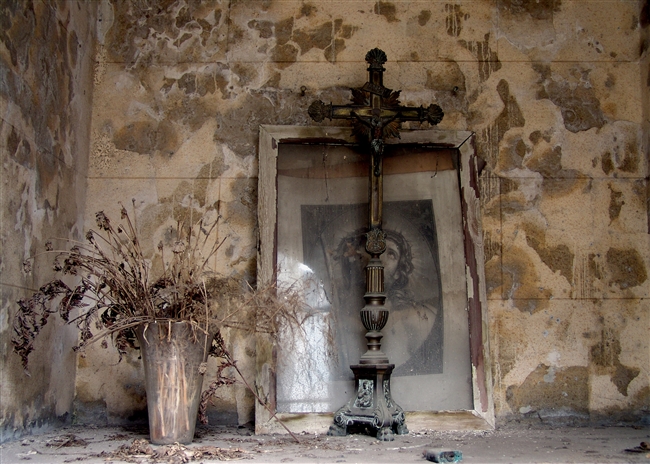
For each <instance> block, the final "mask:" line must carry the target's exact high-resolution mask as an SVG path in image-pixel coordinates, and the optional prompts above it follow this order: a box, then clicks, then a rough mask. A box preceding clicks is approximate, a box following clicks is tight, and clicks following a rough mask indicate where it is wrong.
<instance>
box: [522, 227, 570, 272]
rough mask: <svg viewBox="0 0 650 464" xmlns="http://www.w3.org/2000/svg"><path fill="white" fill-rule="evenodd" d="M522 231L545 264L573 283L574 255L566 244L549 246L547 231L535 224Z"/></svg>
mask: <svg viewBox="0 0 650 464" xmlns="http://www.w3.org/2000/svg"><path fill="white" fill-rule="evenodd" d="M522 229H523V230H525V231H526V242H527V243H528V245H529V246H530V247H531V248H533V249H534V250H535V251H536V252H537V254H538V255H539V257H540V259H541V260H542V261H543V262H544V264H546V265H547V266H548V267H549V268H550V269H551V270H552V271H553V272H555V271H559V272H560V274H561V275H562V276H564V278H566V279H567V281H568V282H569V283H571V282H573V259H574V255H573V253H572V252H571V250H569V247H568V246H566V245H564V244H560V245H557V246H548V245H547V244H546V233H545V231H544V230H542V229H540V228H538V227H536V226H534V225H533V224H525V225H524V226H523V227H522Z"/></svg>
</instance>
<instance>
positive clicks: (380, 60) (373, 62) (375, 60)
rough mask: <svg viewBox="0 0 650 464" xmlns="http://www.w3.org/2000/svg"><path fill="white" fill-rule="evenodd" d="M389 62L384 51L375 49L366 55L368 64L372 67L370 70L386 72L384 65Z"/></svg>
mask: <svg viewBox="0 0 650 464" xmlns="http://www.w3.org/2000/svg"><path fill="white" fill-rule="evenodd" d="M386 61H388V58H387V57H386V53H384V51H383V50H380V49H378V48H373V49H372V50H370V51H369V52H368V53H366V62H367V63H368V64H369V65H370V69H378V70H381V71H385V69H384V66H383V65H384V63H386Z"/></svg>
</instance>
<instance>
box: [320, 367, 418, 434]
mask: <svg viewBox="0 0 650 464" xmlns="http://www.w3.org/2000/svg"><path fill="white" fill-rule="evenodd" d="M394 367H395V365H394V364H357V365H352V366H350V369H352V371H353V372H354V386H355V391H356V392H357V393H356V395H355V396H354V397H353V398H352V399H351V400H350V401H348V403H347V404H346V405H345V406H343V407H342V408H341V409H339V410H338V411H336V414H334V423H333V424H332V425H330V428H329V431H328V432H327V434H328V435H333V436H345V435H347V434H348V427H350V426H353V425H355V424H356V425H362V424H363V425H366V426H369V427H371V428H372V429H373V430H374V431H375V432H376V433H377V439H378V440H382V441H392V440H393V439H394V434H395V433H396V434H398V435H405V434H407V433H409V431H408V429H407V428H406V422H405V418H404V411H403V410H402V408H400V407H399V406H398V405H397V404H395V402H394V401H393V398H392V397H391V396H390V375H391V373H392V372H393V368H394Z"/></svg>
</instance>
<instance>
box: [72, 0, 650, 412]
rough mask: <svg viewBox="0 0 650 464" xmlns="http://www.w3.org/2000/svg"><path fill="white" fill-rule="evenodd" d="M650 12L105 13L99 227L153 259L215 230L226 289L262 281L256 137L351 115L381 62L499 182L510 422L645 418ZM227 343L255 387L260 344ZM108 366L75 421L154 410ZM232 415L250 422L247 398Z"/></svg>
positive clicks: (288, 4) (296, 6)
mask: <svg viewBox="0 0 650 464" xmlns="http://www.w3.org/2000/svg"><path fill="white" fill-rule="evenodd" d="M644 3H647V2H641V1H636V0H635V1H619V2H593V1H587V0H552V1H542V2H540V1H536V0H522V1H516V2H515V1H509V0H503V1H499V2H492V1H475V2H414V1H374V0H373V1H370V0H358V1H345V2H320V1H302V0H300V1H298V0H296V1H293V0H282V1H280V0H246V1H243V0H240V1H236V0H231V1H227V0H211V1H203V2H194V1H189V0H167V1H157V2H140V1H131V0H127V1H108V0H104V1H103V2H102V3H101V4H100V7H99V8H100V13H99V21H98V24H99V29H98V36H99V40H100V41H101V46H100V48H99V50H98V53H97V65H96V69H95V97H94V102H93V118H92V149H91V152H90V159H89V165H90V168H89V187H88V188H89V195H88V199H89V200H88V207H87V214H86V217H87V219H88V220H91V219H92V216H93V214H94V212H95V211H97V210H105V211H107V212H111V211H112V212H113V214H114V215H115V216H117V211H118V205H117V201H122V202H124V203H125V204H130V203H131V200H132V199H135V207H136V211H137V212H138V216H139V217H138V220H139V227H141V229H142V230H143V231H150V232H151V235H152V236H153V237H154V239H153V241H152V244H150V246H153V243H157V240H158V238H157V237H161V236H164V230H165V228H166V227H168V226H169V225H170V224H171V223H173V220H174V218H176V217H178V216H179V215H180V214H182V213H187V212H190V211H192V212H194V213H195V214H200V213H205V212H208V213H210V214H214V213H219V214H221V215H222V216H223V218H224V222H223V223H222V226H221V228H220V230H219V234H220V236H221V237H222V238H223V237H225V236H226V235H228V236H229V238H228V240H227V242H226V245H225V246H224V247H223V249H222V252H221V253H220V254H219V256H218V257H217V260H216V261H215V266H216V267H217V270H218V271H220V272H225V273H228V274H233V275H238V276H241V277H242V278H247V279H252V278H254V276H255V268H256V262H255V260H256V252H257V250H256V227H257V224H256V212H255V211H256V194H257V193H256V190H257V141H258V140H257V137H258V136H257V134H258V127H259V125H260V124H298V125H300V124H304V125H307V124H311V122H310V121H309V120H308V116H307V107H308V106H309V104H310V103H311V101H313V100H314V99H321V100H323V101H325V102H329V101H333V102H334V103H335V104H345V103H348V102H349V97H350V93H349V88H350V87H359V86H361V85H362V84H363V83H364V82H365V80H366V77H367V74H366V68H367V64H366V63H365V61H364V57H365V54H366V52H367V51H368V50H370V49H372V48H374V47H379V48H381V49H383V50H384V51H385V52H386V53H387V56H388V62H387V63H386V65H385V67H386V69H387V71H386V74H385V78H384V84H385V85H386V86H387V87H389V88H391V89H401V90H402V93H401V96H400V100H401V102H402V103H403V104H405V105H416V106H417V105H425V106H426V105H429V104H430V103H432V102H434V103H438V104H439V105H440V106H442V108H443V109H444V111H445V114H446V115H445V119H444V120H443V121H442V123H441V124H440V128H441V129H454V130H472V131H475V132H476V134H477V136H476V148H477V152H478V155H479V156H480V157H481V158H482V159H483V160H485V162H486V163H487V164H486V168H485V169H484V170H483V174H482V176H481V183H480V188H481V201H482V214H483V232H484V247H485V257H486V279H485V281H486V284H487V294H488V307H487V308H484V309H485V310H487V311H488V314H489V318H490V319H489V320H490V324H489V327H487V328H488V329H489V333H490V340H491V343H490V347H489V350H490V351H489V354H490V356H489V359H491V365H490V366H488V368H490V369H492V370H493V379H494V385H493V394H494V400H495V407H496V414H497V417H498V418H501V419H505V418H508V417H519V416H521V415H530V414H539V416H540V417H544V415H553V414H555V415H579V416H580V415H581V416H589V415H592V414H610V413H614V412H621V413H622V415H627V416H629V417H636V416H638V415H639V414H642V413H643V411H644V410H647V407H648V401H649V399H650V396H649V395H650V386H649V385H648V376H649V372H648V369H649V366H650V362H649V361H650V360H649V358H648V356H649V355H648V353H649V348H650V347H649V346H648V337H647V329H648V323H649V320H648V317H649V316H648V314H649V311H648V309H649V308H648V304H649V303H648V293H649V291H650V283H649V281H648V272H649V266H650V255H649V252H648V250H649V248H650V247H649V246H648V244H649V242H648V214H647V195H648V185H647V184H648V181H647V173H648V161H647V130H646V131H645V132H644V121H645V127H646V128H647V52H646V48H647V40H646V41H645V42H644V41H643V38H644V37H645V38H646V39H647V11H646V12H645V13H643V12H642V6H643V4H644ZM644 15H645V16H644ZM642 57H643V58H642ZM642 60H645V61H643V62H642ZM643 63H645V65H643ZM642 66H645V67H644V68H643V69H645V70H646V71H645V74H643V75H642V79H641V83H640V79H639V76H640V75H641V72H642V69H641V67H642ZM643 96H645V97H646V98H645V99H644V98H642V97H643ZM644 105H645V106H644ZM644 118H645V119H644ZM331 124H338V125H340V124H341V122H338V123H336V122H335V123H331ZM408 125H410V126H413V127H416V125H415V124H408ZM229 343H230V345H231V347H232V348H233V350H235V351H236V354H237V355H238V357H239V359H240V364H239V365H240V366H241V367H242V368H243V370H244V372H245V373H247V374H249V375H250V376H251V377H252V374H253V368H254V356H255V346H254V345H252V344H251V342H250V341H247V340H245V338H244V337H243V336H241V335H237V334H232V336H231V337H230V341H229ZM105 354H106V353H94V352H91V353H89V356H88V357H87V358H86V359H85V360H83V361H81V363H80V365H79V381H78V390H77V394H78V399H79V411H80V412H88V411H91V410H93V411H100V413H101V412H102V411H104V413H105V414H106V417H107V419H108V420H112V421H119V420H125V419H127V418H128V417H132V416H133V414H134V410H137V409H138V408H140V410H141V408H144V402H143V392H142V388H141V385H142V381H141V380H138V379H140V377H139V376H140V373H139V372H138V369H140V368H139V365H138V363H137V359H136V358H137V355H133V356H134V358H133V359H132V360H130V361H128V362H127V363H124V362H123V363H122V364H120V365H118V366H112V367H111V368H110V369H107V370H102V369H101V368H100V366H102V365H105V364H102V363H103V362H105V361H102V360H104V359H105V358H104V355H105ZM210 372H214V369H211V371H210ZM209 377H210V374H209V375H208V380H210V379H209ZM116 379H119V382H116V381H115V380H116ZM221 402H222V405H221V407H222V409H221V411H225V412H226V413H227V414H229V417H235V415H237V417H238V421H239V422H246V421H247V420H250V419H251V418H252V404H253V403H252V399H251V396H250V394H248V393H246V392H245V390H238V389H232V390H224V392H223V394H222V398H221ZM91 406H92V407H91ZM95 406H97V407H98V409H97V410H95V409H92V408H94V407H95Z"/></svg>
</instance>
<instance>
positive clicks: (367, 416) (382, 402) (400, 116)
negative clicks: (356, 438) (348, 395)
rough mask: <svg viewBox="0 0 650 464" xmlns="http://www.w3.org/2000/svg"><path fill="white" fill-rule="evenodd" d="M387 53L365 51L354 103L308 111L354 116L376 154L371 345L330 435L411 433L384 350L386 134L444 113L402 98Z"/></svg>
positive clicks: (367, 320)
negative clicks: (361, 427) (361, 429)
mask: <svg viewBox="0 0 650 464" xmlns="http://www.w3.org/2000/svg"><path fill="white" fill-rule="evenodd" d="M386 60H387V59H386V54H385V53H384V52H383V51H382V50H379V49H378V48H374V49H372V50H370V51H369V52H368V53H367V54H366V61H367V62H368V64H369V66H368V82H366V83H365V84H364V85H363V87H361V88H358V89H351V90H352V104H351V105H341V106H336V105H332V104H331V103H330V104H325V103H323V102H322V101H320V100H317V101H314V102H313V103H312V104H311V105H310V106H309V110H308V111H309V115H310V116H311V118H312V119H313V120H314V121H316V122H321V121H323V120H324V119H325V118H328V119H330V120H331V119H350V120H352V121H353V122H354V130H353V132H354V134H355V136H356V137H357V138H358V139H359V140H360V142H361V143H363V144H367V146H368V147H369V151H370V155H371V163H370V174H369V177H370V191H369V218H368V222H369V231H368V233H367V234H366V251H367V252H368V254H369V255H370V261H369V262H368V265H367V266H366V293H365V295H364V297H363V298H364V300H365V303H366V304H365V306H364V307H363V309H362V310H361V321H362V322H363V325H364V327H365V328H366V330H367V331H368V333H367V334H366V339H367V342H368V351H366V353H365V354H363V355H362V356H361V359H360V360H359V364H358V365H352V366H350V368H351V369H352V371H353V372H354V377H355V387H356V390H355V391H356V395H355V397H354V398H352V399H351V400H350V401H349V402H348V403H347V404H346V405H345V406H343V407H342V408H341V409H339V410H338V411H337V412H336V414H335V416H334V424H333V425H332V426H331V427H330V430H329V432H328V434H329V435H346V434H347V427H348V426H349V425H352V424H353V423H355V422H359V423H365V424H367V425H371V426H372V427H374V428H375V429H376V431H377V438H378V439H380V440H392V439H393V431H395V432H396V433H398V434H403V433H408V430H407V428H406V424H405V422H404V412H403V411H402V408H400V407H399V406H398V405H397V404H395V403H394V401H393V400H392V398H391V396H390V375H391V373H392V371H393V368H394V367H395V365H394V364H389V361H388V357H387V356H386V355H385V354H384V353H383V352H382V351H381V339H382V337H383V335H382V334H381V330H382V329H383V328H384V326H385V325H386V322H387V321H388V314H389V311H388V309H386V308H385V306H384V305H385V302H386V293H385V292H384V267H383V265H382V263H381V260H380V256H381V254H382V253H383V252H384V251H385V250H386V233H385V232H384V231H383V230H382V209H383V207H382V204H383V173H382V157H383V153H384V140H385V139H387V138H390V137H398V138H399V129H400V124H401V122H402V121H419V122H424V121H428V122H429V123H430V124H432V125H436V124H438V123H439V122H440V121H441V120H442V118H443V116H444V113H443V112H442V109H441V108H440V107H439V106H438V105H434V104H432V105H429V107H428V108H424V107H422V106H420V107H418V108H415V107H407V106H401V105H400V103H399V95H400V92H401V91H400V90H397V91H393V90H391V89H388V88H386V87H384V82H383V80H384V71H385V69H384V66H383V65H384V63H386Z"/></svg>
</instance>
